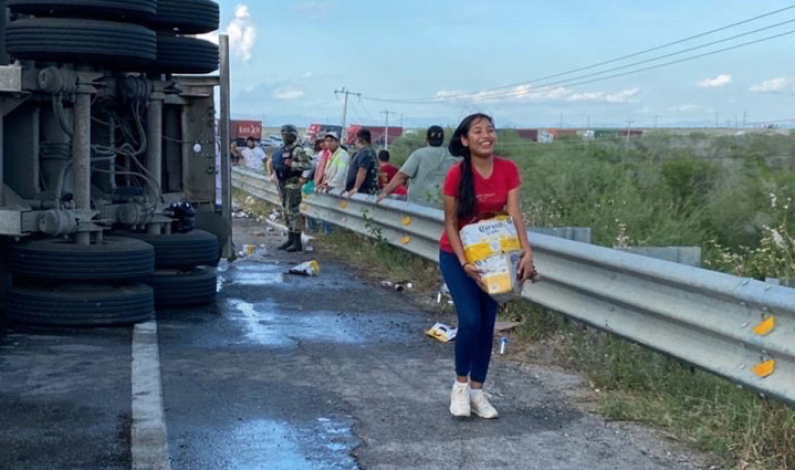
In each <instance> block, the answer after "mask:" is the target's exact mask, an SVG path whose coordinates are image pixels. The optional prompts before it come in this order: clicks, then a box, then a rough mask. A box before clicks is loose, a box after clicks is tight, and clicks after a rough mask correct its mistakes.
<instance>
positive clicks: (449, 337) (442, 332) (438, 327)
mask: <svg viewBox="0 0 795 470" xmlns="http://www.w3.org/2000/svg"><path fill="white" fill-rule="evenodd" d="M425 334H426V335H428V336H430V337H431V338H433V339H435V340H437V341H441V342H442V343H449V342H450V341H454V340H455V337H456V336H457V334H458V328H453V327H452V326H450V325H445V324H444V323H437V324H435V325H433V326H432V327H431V328H430V329H428V330H426V331H425Z"/></svg>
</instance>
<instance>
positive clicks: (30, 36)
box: [0, 0, 229, 325]
mask: <svg viewBox="0 0 795 470" xmlns="http://www.w3.org/2000/svg"><path fill="white" fill-rule="evenodd" d="M218 22H219V9H218V4H217V3H215V2H213V1H210V0H0V141H1V142H2V145H0V178H2V183H3V186H2V191H0V238H1V239H2V240H1V241H0V244H1V245H2V253H0V254H1V255H2V259H1V261H0V274H2V280H3V283H2V306H3V310H4V312H5V316H6V317H7V318H9V319H11V320H12V321H18V322H25V323H33V324H46V325H112V324H129V323H135V322H138V321H143V320H146V319H148V318H150V317H151V316H152V315H153V313H154V308H155V305H157V306H163V307H173V306H186V305H192V304H198V303H206V302H211V301H212V300H213V299H214V297H215V293H216V285H217V280H216V275H215V273H214V270H213V269H212V268H206V267H207V266H213V265H216V264H217V263H218V262H219V258H220V255H221V249H222V247H223V245H225V244H226V243H228V238H229V226H228V224H227V223H226V221H225V220H224V219H223V218H221V217H218V216H217V215H216V212H217V211H218V209H219V205H218V204H217V202H218V201H217V199H216V186H217V185H216V174H217V173H218V172H219V170H220V168H218V158H217V157H218V156H219V155H220V154H222V153H224V154H225V153H226V152H225V150H226V147H227V146H226V145H219V141H218V134H217V132H218V131H217V128H216V109H215V103H216V92H217V89H218V86H219V84H220V83H221V82H222V81H224V80H222V77H221V76H219V75H208V74H213V73H215V72H216V71H217V70H218V69H219V47H218V45H216V44H214V43H213V42H210V41H206V40H203V39H199V38H197V37H195V36H193V35H196V34H201V33H209V32H212V31H215V30H217V29H218ZM222 49H223V48H222ZM226 85H227V86H228V80H226ZM226 89H227V90H228V88H226ZM223 94H224V93H222V95H223ZM226 96H227V97H228V93H226ZM227 122H228V113H227ZM225 209H226V211H228V209H229V208H228V207H227V208H225ZM201 228H208V229H209V230H202V229H201ZM219 240H220V242H219Z"/></svg>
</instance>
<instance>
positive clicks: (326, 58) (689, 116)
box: [220, 0, 795, 127]
mask: <svg viewBox="0 0 795 470" xmlns="http://www.w3.org/2000/svg"><path fill="white" fill-rule="evenodd" d="M791 3H792V2H790V1H774V0H757V1H753V2H752V1H748V0H745V1H736V0H720V1H718V0H668V1H657V0H644V1H637V0H635V1H630V0H606V1H605V0H599V1H597V0H565V1H561V2H550V1H545V2H539V1H535V0H524V1H520V0H493V1H490V2H487V1H482V0H481V1H475V0H456V1H452V0H433V1H420V0H402V1H389V2H386V1H377V0H329V1H313V2H304V1H294V2H291V1H283V2H264V1H262V0H259V1H254V0H242V1H229V0H221V2H220V4H221V21H222V28H221V29H222V32H228V33H229V34H230V36H231V38H232V42H233V49H234V50H233V53H234V59H233V61H232V73H233V90H232V95H233V103H232V104H233V116H235V117H260V116H262V117H263V119H264V121H265V122H266V124H267V125H271V124H272V125H275V124H278V123H280V122H282V121H293V122H295V123H296V124H298V125H305V124H306V123H307V122H309V121H311V122H329V123H338V122H339V121H340V120H341V117H342V103H341V99H339V98H337V97H335V94H334V90H335V89H339V88H341V87H343V86H344V87H347V88H348V89H349V90H352V91H355V92H360V93H362V94H363V95H364V96H365V97H379V98H394V99H398V100H418V99H419V100H421V101H425V102H427V101H432V102H434V103H436V102H438V101H440V99H439V98H438V97H439V96H442V95H444V94H446V93H447V94H449V93H453V94H455V96H456V97H457V99H446V100H442V102H443V104H438V103H437V104H408V103H383V102H377V101H371V100H368V99H366V98H362V99H359V98H357V97H351V105H350V107H349V119H348V122H349V123H350V122H356V123H366V124H379V123H382V122H383V119H384V116H383V114H380V112H381V111H383V110H389V111H393V112H395V113H397V114H396V116H394V117H392V118H391V119H392V120H393V122H395V121H399V120H400V116H401V115H402V116H403V120H404V124H406V125H407V126H422V125H427V124H431V123H436V122H438V123H441V124H453V123H455V122H457V120H458V119H460V118H461V117H462V116H463V115H465V114H468V113H469V112H472V111H480V110H484V111H486V112H490V113H492V114H493V115H494V116H495V118H496V120H497V123H498V125H504V126H527V127H530V126H557V125H558V124H559V123H560V121H561V113H562V120H563V123H564V125H566V126H578V127H582V126H585V125H586V123H587V122H588V120H589V119H590V121H591V124H592V125H593V126H599V125H622V124H624V125H625V124H626V122H627V120H632V122H633V125H639V126H647V127H650V126H652V125H653V124H654V121H655V116H656V119H657V121H658V122H659V124H660V125H661V126H662V125H682V124H694V125H695V124H700V125H709V124H712V125H714V123H715V120H716V117H717V118H718V119H719V120H720V123H721V125H725V124H726V121H728V120H731V121H732V122H733V121H734V120H735V118H736V119H738V121H740V122H741V121H742V118H743V113H746V119H747V122H749V123H756V122H763V121H769V120H774V119H781V118H790V117H795V110H793V109H792V108H793V104H795V70H793V67H795V66H793V60H792V55H793V52H792V51H793V50H795V34H794V35H791V36H785V37H782V38H779V39H775V40H771V41H768V42H764V43H760V44H756V45H752V46H749V47H746V48H740V49H736V50H733V51H729V52H726V53H723V54H717V55H713V56H710V57H704V58H701V59H696V60H694V61H692V62H687V63H683V64H678V65H673V66H669V67H663V68H660V69H657V70H653V71H649V72H644V73H640V74H636V75H630V76H625V77H620V78H615V79H611V80H605V81H600V82H597V83H590V84H584V85H580V86H567V85H566V84H561V85H554V84H552V85H551V86H542V85H544V84H545V83H544V82H541V83H538V84H537V85H535V84H530V86H529V87H524V88H518V89H517V88H510V89H508V90H510V91H513V95H512V96H509V97H507V98H506V97H503V98H501V99H499V100H497V99H495V98H494V97H493V96H492V95H489V94H488V93H489V92H488V91H487V92H485V93H482V91H483V90H488V89H492V88H494V87H499V86H503V85H506V84H512V83H519V82H525V81H528V80H531V79H534V78H537V77H540V76H545V75H549V74H554V73H557V72H563V71H568V70H571V69H574V68H578V67H581V66H587V65H590V64H593V63H597V62H600V61H604V60H609V59H612V58H615V57H618V56H621V55H625V54H630V53H633V52H636V51H640V50H643V49H647V48H651V47H654V46H657V45H660V44H663V43H666V42H670V41H674V40H678V39H681V38H684V37H687V36H690V35H694V34H698V33H701V32H704V31H707V30H710V29H715V28H718V27H721V26H724V25H727V24H730V23H734V22H737V21H741V20H744V19H747V18H750V17H753V16H757V15H760V14H763V13H767V12H769V11H773V10H776V9H779V8H784V7H787V6H790V4H791ZM792 19H795V9H792V10H789V11H786V12H783V13H780V14H777V15H775V16H771V17H768V18H764V19H761V20H759V21H755V22H753V23H749V24H746V25H743V26H739V27H736V28H732V29H730V30H727V31H724V32H721V33H717V34H715V35H711V36H707V37H705V38H702V39H699V40H695V41H692V42H688V43H685V44H682V45H679V46H674V47H672V48H668V49H665V50H662V51H658V52H656V53H652V54H649V55H645V56H640V57H637V58H633V59H632V60H629V61H626V62H622V63H616V64H611V65H610V66H609V67H615V66H620V65H622V64H624V63H627V62H631V61H633V60H634V61H638V60H643V59H647V58H651V57H653V56H654V55H661V54H665V53H669V52H675V51H678V50H681V49H684V48H688V47H693V46H696V45H699V44H703V43H706V42H710V41H714V40H718V39H722V38H726V37H729V36H732V35H736V34H740V33H743V32H746V31H750V30H753V29H757V28H761V27H765V26H769V25H772V24H774V23H779V22H782V21H787V20H792ZM790 30H795V23H791V24H787V25H783V26H781V27H778V28H776V29H771V30H770V31H765V32H761V33H758V34H755V35H752V36H748V37H745V38H741V39H737V40H735V41H732V42H727V43H723V44H719V45H716V46H712V47H710V48H705V49H702V50H698V51H694V52H692V53H689V54H683V55H681V56H675V57H672V58H671V59H668V60H674V59H677V58H681V57H686V56H688V55H694V54H698V53H701V52H707V51H710V50H715V49H719V48H723V47H728V46H731V45H734V44H739V43H741V42H746V41H750V40H754V39H760V38H763V37H767V36H770V35H774V34H778V33H783V32H787V31H790ZM648 65H653V63H650V64H648ZM607 67H608V66H606V67H605V68H607ZM636 68H637V67H636ZM600 70H601V69H594V70H588V71H586V72H581V73H580V74H572V75H570V76H565V77H562V78H563V79H566V78H571V77H576V76H577V75H584V74H588V73H593V72H595V71H600ZM626 70H630V69H626ZM547 83H548V82H547ZM575 83H576V81H575Z"/></svg>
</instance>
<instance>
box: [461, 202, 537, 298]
mask: <svg viewBox="0 0 795 470" xmlns="http://www.w3.org/2000/svg"><path fill="white" fill-rule="evenodd" d="M460 234H461V242H462V243H463V245H464V252H465V253H466V257H467V261H469V262H470V263H472V264H474V265H475V267H477V268H478V269H479V270H480V271H481V272H482V273H483V274H482V276H481V279H482V280H483V289H484V290H485V291H486V293H488V294H490V295H494V296H496V295H500V294H509V293H514V292H515V291H517V290H518V288H519V287H520V286H519V285H518V280H517V270H518V265H519V261H520V260H521V259H522V251H521V250H522V247H521V243H520V242H519V236H518V235H517V233H516V226H515V225H514V224H513V219H512V218H511V217H508V216H505V215H501V216H497V217H494V218H490V219H485V220H481V221H479V222H477V223H473V224H470V225H467V226H465V227H464V228H462V229H461V231H460Z"/></svg>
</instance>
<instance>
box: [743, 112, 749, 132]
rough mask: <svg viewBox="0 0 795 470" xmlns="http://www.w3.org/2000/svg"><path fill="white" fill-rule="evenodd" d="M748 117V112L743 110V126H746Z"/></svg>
mask: <svg viewBox="0 0 795 470" xmlns="http://www.w3.org/2000/svg"><path fill="white" fill-rule="evenodd" d="M746 117H748V113H747V112H745V111H743V128H745V119H746Z"/></svg>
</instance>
